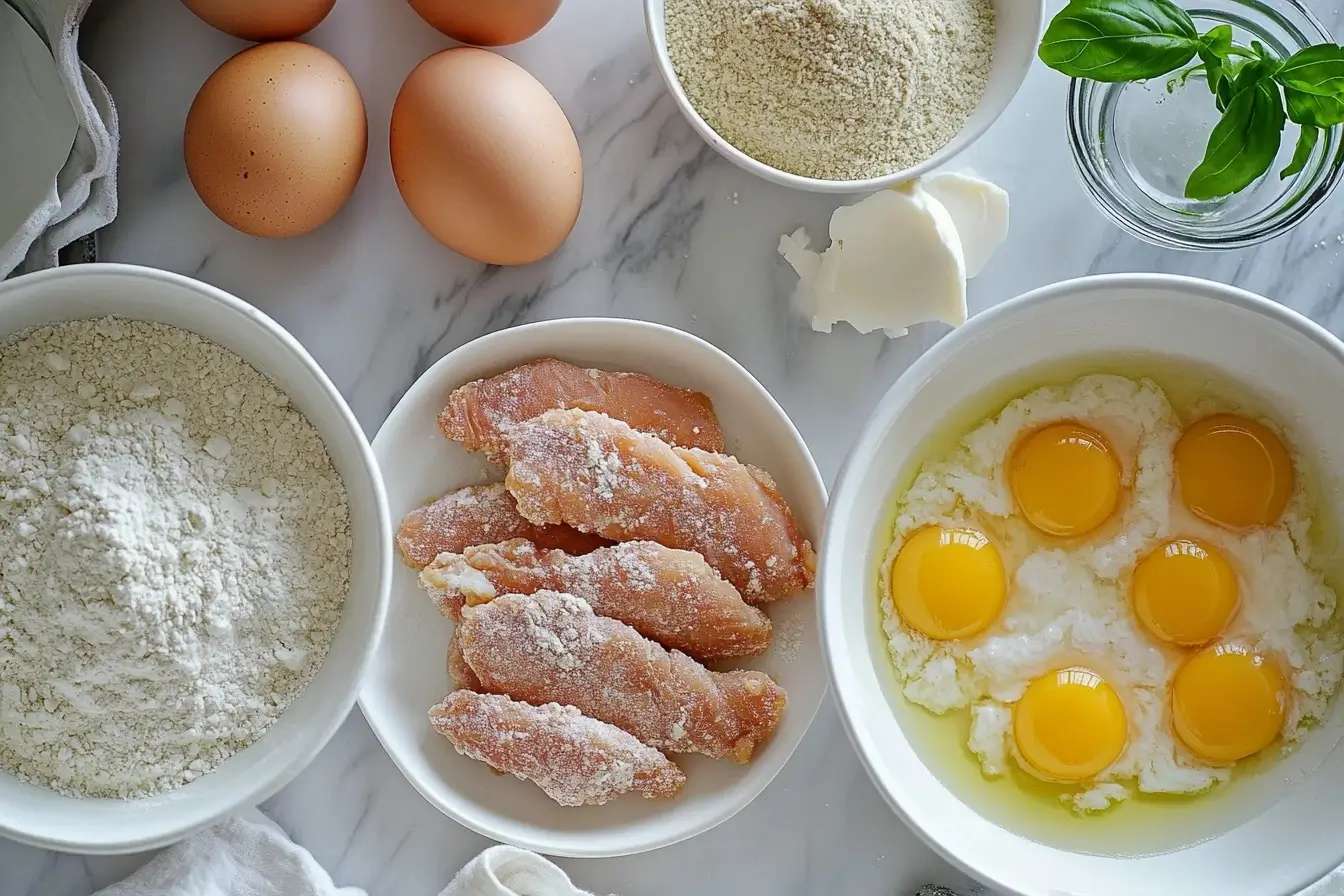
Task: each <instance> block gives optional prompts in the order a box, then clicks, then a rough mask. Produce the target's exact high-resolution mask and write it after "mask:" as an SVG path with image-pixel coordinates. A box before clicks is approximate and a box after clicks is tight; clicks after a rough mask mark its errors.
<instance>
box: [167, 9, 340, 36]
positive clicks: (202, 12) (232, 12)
mask: <svg viewBox="0 0 1344 896" xmlns="http://www.w3.org/2000/svg"><path fill="white" fill-rule="evenodd" d="M182 3H183V5H184V6H186V7H187V9H189V10H191V11H192V12H194V13H195V14H196V16H197V18H199V19H201V21H203V22H205V23H206V24H207V25H213V26H214V27H215V28H218V29H219V30H220V31H223V32H225V33H227V34H232V35H233V36H234V37H241V38H242V39H243V40H286V39H288V38H292V37H298V36H299V35H300V34H303V33H304V32H306V31H311V30H312V29H314V28H316V27H317V24H318V23H319V22H321V21H322V20H323V19H325V18H326V17H327V13H329V12H331V8H332V7H333V6H335V5H336V0H182Z"/></svg>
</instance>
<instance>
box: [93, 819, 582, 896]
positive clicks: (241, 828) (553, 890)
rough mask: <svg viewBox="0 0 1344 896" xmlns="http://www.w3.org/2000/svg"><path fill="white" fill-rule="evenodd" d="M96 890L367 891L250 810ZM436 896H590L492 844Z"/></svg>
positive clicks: (218, 893) (334, 895)
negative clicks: (341, 878)
mask: <svg viewBox="0 0 1344 896" xmlns="http://www.w3.org/2000/svg"><path fill="white" fill-rule="evenodd" d="M97 896H365V894H364V891H363V890H360V889H357V888H355V887H338V886H336V885H335V884H334V883H332V881H331V876H330V875H328V874H327V872H326V871H325V870H323V868H322V866H321V865H319V864H317V860H316V859H314V858H313V856H312V854H311V853H309V852H308V850H306V849H304V848H303V847H301V846H298V845H297V844H295V843H294V842H293V841H291V840H290V839H289V837H288V836H286V835H285V832H284V831H283V830H281V829H280V826H279V825H277V824H275V822H273V821H271V820H270V819H268V818H266V816H264V815H262V814H261V813H260V812H257V811H256V810H251V811H249V812H246V813H243V814H242V815H238V816H235V817H234V818H230V819H229V820H227V821H223V822H220V823H219V824H217V825H215V826H214V827H212V828H209V829H208V830H205V831H202V832H201V833H199V834H195V835H193V836H191V837H188V838H187V839H186V840H184V841H182V842H181V843H179V844H177V845H176V846H172V847H169V848H168V849H166V850H164V851H163V852H161V853H159V854H158V855H157V856H156V857H154V858H153V859H151V860H150V862H149V864H147V865H145V866H144V867H143V868H141V869H140V870H139V871H137V872H135V873H134V874H132V875H131V876H130V877H128V878H127V879H126V880H124V881H122V882H121V883H119V884H113V885H112V886H110V887H108V888H107V889H105V890H101V891H99V893H98V894H97ZM440 896H592V894H591V893H587V892H585V891H584V890H580V889H578V888H576V887H575V886H574V885H573V884H572V883H570V882H569V877H568V876H567V875H566V874H565V872H563V871H561V870H560V869H559V868H557V867H556V866H555V865H553V864H551V863H550V862H548V861H546V860H545V859H543V858H542V857H541V856H539V855H537V854H536V853H532V852H528V851H527V850H525V849H515V848H514V847H512V846H492V847H491V848H489V849H487V850H486V851H485V852H483V853H481V854H480V855H478V856H477V857H476V858H474V859H472V860H471V861H470V862H468V863H467V866H466V867H465V868H463V869H462V870H461V871H459V872H458V874H457V876H456V877H455V878H453V881H452V883H450V884H449V885H448V888H447V889H446V890H444V891H443V892H442V893H441V894H440Z"/></svg>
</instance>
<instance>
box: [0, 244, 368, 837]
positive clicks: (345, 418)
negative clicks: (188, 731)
mask: <svg viewBox="0 0 1344 896" xmlns="http://www.w3.org/2000/svg"><path fill="white" fill-rule="evenodd" d="M90 275H102V276H111V277H123V278H126V279H128V280H140V281H143V280H153V281H158V282H161V283H165V284H169V285H171V286H173V287H176V288H178V289H181V290H183V291H186V292H192V293H195V294H196V295H197V296H199V297H200V298H202V299H205V300H206V301H209V302H213V303H214V304H216V305H219V306H222V307H223V308H224V309H225V310H226V311H227V312H229V313H231V314H233V315H234V316H236V317H238V318H241V319H244V320H246V321H248V322H249V324H251V325H252V326H259V327H261V328H263V329H265V330H267V331H269V332H270V334H271V335H273V336H274V337H275V338H276V339H277V340H278V341H279V342H280V343H281V344H282V345H283V346H284V347H285V349H286V350H287V351H288V352H289V354H290V355H291V356H292V357H293V358H294V360H295V361H296V362H297V364H298V367H299V368H301V369H302V370H303V372H304V373H305V374H306V375H307V376H309V377H311V378H312V379H313V380H314V381H315V382H316V384H317V386H318V387H319V389H321V391H322V392H323V393H325V394H326V397H327V398H328V400H330V401H331V403H332V405H333V407H334V408H335V409H336V411H337V414H338V416H339V418H340V419H341V422H342V424H343V426H344V428H345V429H346V430H348V432H349V434H350V435H351V436H353V442H354V446H355V448H356V449H357V454H358V457H359V466H360V467H361V468H362V469H363V470H364V472H365V473H366V474H367V478H368V480H369V484H370V486H371V490H372V494H373V499H374V509H375V511H376V517H377V520H376V523H377V534H376V540H375V544H376V545H377V547H378V548H379V550H378V566H379V569H378V575H377V580H378V595H377V597H376V600H375V607H374V618H373V628H372V630H371V631H370V632H369V634H368V637H366V638H364V640H363V643H362V645H361V648H360V651H359V653H358V654H357V655H356V656H354V657H352V658H351V660H352V662H351V663H347V666H350V665H353V666H354V668H355V669H356V673H355V681H356V686H355V687H354V688H351V689H349V690H348V692H347V693H345V694H343V695H341V697H340V700H339V701H338V702H336V703H335V704H334V706H333V707H332V709H333V711H332V712H330V713H327V714H325V716H326V721H325V722H324V723H323V724H322V725H320V726H315V727H310V728H307V729H305V730H306V731H308V732H312V733H311V734H307V735H305V739H306V740H307V745H306V746H305V747H304V749H302V750H298V751H296V752H295V753H294V754H293V756H292V757H291V758H290V760H289V761H288V762H286V763H284V764H276V765H274V766H273V767H271V768H269V769H268V770H267V771H266V773H265V774H264V775H263V776H261V777H258V778H256V779H253V780H252V781H251V782H249V783H246V784H243V785H242V786H241V787H240V788H239V791H238V794H237V796H236V797H235V798H234V801H233V802H232V804H231V805H224V806H222V807H221V808H220V809H219V810H218V811H215V812H211V813H209V814H208V816H207V817H205V818H204V820H201V821H197V822H195V823H188V824H179V825H174V826H171V827H165V828H163V829H162V830H160V831H158V832H156V833H151V834H145V835H143V836H140V837H137V838H134V839H131V838H127V839H120V840H110V839H109V840H108V841H105V842H103V843H100V844H96V845H94V846H90V845H89V844H86V843H81V842H78V841H74V840H64V839H60V838H54V837H32V836H29V835H27V834H25V833H24V832H23V831H22V830H18V829H15V828H14V827H13V826H12V825H7V824H0V834H2V835H4V836H5V837H8V838H10V839H13V840H16V841H18V842H20V843H26V844H28V845H31V846H37V847H40V848H43V849H51V850H55V851H57V852H67V853H80V854H85V855H121V854H125V853H131V852H142V851H145V850H150V849H157V848H160V847H163V846H168V845H170V844H172V843H175V842H177V841H178V840H181V839H182V838H183V837H186V836H188V835H190V834H193V833H195V832H197V831H200V830H204V829H205V828H207V827H210V826H211V825H213V824H215V823H217V822H219V821H220V820H222V819H223V818H226V817H227V816H229V815H230V814H232V813H233V812H236V811H237V810H239V809H242V808H244V807H251V806H256V805H258V804H260V803H262V802H264V801H266V800H268V799H270V798H271V797H272V796H274V795H275V794H276V793H278V792H279V791H281V790H282V789H284V788H285V787H287V786H288V785H289V784H290V783H292V782H293V780H294V779H295V778H297V777H298V776H299V774H301V773H302V772H303V770H304V769H306V768H307V767H308V766H309V765H310V764H311V763H312V761H313V760H314V759H315V758H316V757H317V754H318V753H320V752H321V751H322V750H323V749H324V748H325V747H326V745H327V744H328V743H329V742H330V741H331V738H332V737H333V736H335V734H336V732H337V730H339V729H340V727H341V725H343V724H344V723H345V719H346V718H347V717H348V716H349V715H350V710H351V709H353V708H354V705H355V701H356V698H357V696H358V693H359V685H360V684H361V683H362V682H363V680H364V677H365V675H366V673H367V672H368V669H369V666H370V665H371V664H372V662H373V657H374V654H375V653H376V651H377V647H378V643H379V641H380V639H381V637H382V632H383V626H384V623H385V621H386V618H387V611H388V602H389V601H388V595H389V593H390V591H391V584H392V563H393V559H392V524H391V516H390V513H389V511H388V506H387V494H386V491H385V490H384V488H383V478H382V474H381V472H380V471H379V468H378V462H377V460H376V459H375V457H374V454H373V448H372V446H371V445H370V443H369V440H368V438H367V437H366V436H365V435H364V430H363V428H362V427H361V426H360V425H359V421H358V420H356V419H355V415H354V412H353V411H351V410H350V406H349V405H348V404H347V403H346V401H345V398H344V397H342V395H341V393H340V391H339V390H338V389H337V388H336V386H335V385H334V384H333V383H332V382H331V379H330V378H329V377H328V376H327V374H326V373H325V372H324V371H323V370H322V367H321V366H320V365H319V364H318V363H317V361H316V360H314V359H313V357H312V355H310V354H309V353H308V350H307V349H305V348H304V347H303V345H302V344H301V343H300V342H299V341H298V340H297V339H296V338H295V337H294V336H293V335H292V334H291V333H290V332H289V331H288V330H286V329H285V328H284V327H282V326H280V324H278V323H276V321H275V320H273V319H272V318H271V317H270V316H269V315H267V314H265V313H264V312H262V311H261V310H260V309H258V308H256V307H254V306H253V305H251V304H249V303H247V302H245V301H243V300H242V299H240V298H238V297H237V296H235V295H233V294H231V293H228V292H225V291H224V290H222V289H220V288H218V287H215V286H211V285H210V284H208V283H203V282H201V281H199V280H196V279H194V278H192V277H188V276H186V275H184V274H178V273H174V272H172V271H165V270H161V269H159V268H151V267H146V266H142V265H134V264H116V263H109V262H96V263H90V264H78V265H69V266H65V267H56V268H49V269H47V270H42V271H35V272H33V273H31V274H24V275H21V276H19V277H15V278H13V279H10V280H0V302H4V301H7V300H8V299H9V294H10V293H11V292H14V291H15V290H16V289H19V288H26V287H31V286H40V285H46V284H48V283H58V282H61V281H67V280H68V281H72V282H77V281H79V280H80V279H83V278H86V277H89V276H90ZM109 314H113V312H109ZM182 329H188V330H190V328H189V327H183V328H182ZM198 335H199V334H198ZM3 338H8V337H3ZM207 338H208V337H207ZM228 350H229V351H231V352H233V354H235V355H238V357H240V358H242V359H243V360H244V361H247V362H248V363H249V364H251V363H252V362H251V361H249V360H248V359H247V358H246V357H244V356H243V355H242V354H241V353H239V352H235V351H233V350H232V349H228ZM323 442H324V444H325V442H326V439H325V438H324V439H323ZM352 522H353V520H352ZM264 736H265V735H264V734H263V737H264ZM240 755H241V754H240ZM66 799H69V800H70V802H71V805H72V806H77V805H78V803H79V801H78V800H77V799H76V798H73V797H66ZM130 804H133V801H131V802H130Z"/></svg>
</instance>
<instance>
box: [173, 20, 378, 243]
mask: <svg viewBox="0 0 1344 896" xmlns="http://www.w3.org/2000/svg"><path fill="white" fill-rule="evenodd" d="M368 139H369V133H368V123H367V121H366V119H365V117H364V103H363V101H362V100H361V99H360V96H359V89H358V88H357V87H355V82H354V79H353V78H351V77H350V73H349V72H347V71H346V70H345V67H344V66H342V65H341V64H340V63H339V62H337V61H336V60H335V59H334V58H332V57H331V56H329V55H328V54H326V53H324V52H323V51H321V50H319V49H318V48H317V47H313V46H309V45H308V44H302V43H295V42H293V41H283V42H280V43H271V44H258V45H257V46H255V47H251V48H249V49H246V50H243V51H242V52H241V53H239V54H238V55H236V56H234V57H233V58H232V59H230V60H228V61H227V62H225V63H224V64H223V65H221V66H220V67H219V68H218V69H217V70H216V71H215V73H214V74H213V75H211V76H210V77H209V78H208V79H207V80H206V82H205V84H203V85H202V86H201V90H200V92H199V93H197V94H196V99H195V101H194V102H193V103H192V104H191V111H190V112H188V113H187V127H186V134H185V137H184V139H183V152H184V155H185V156H186V161H187V175H188V176H189V177H190V178H191V185H192V186H193V187H195V188H196V192H197V194H198V195H200V197H201V201H202V202H204V203H205V204H206V206H207V207H208V208H209V209H210V211H212V212H214V213H215V214H216V215H217V216H218V217H219V219H220V220H221V221H223V222H224V223H226V224H228V225H229V226H231V227H235V228H237V229H238V230H241V231H242V232H243V233H249V234H251V235H253V236H269V237H287V236H297V235H298V234H301V233H307V232H308V231H310V230H312V229H313V228H315V227H317V226H318V225H320V224H322V223H324V222H325V221H327V220H328V219H329V218H331V216H332V215H334V214H336V212H337V211H339V210H340V208H341V206H342V205H344V204H345V201H346V200H347V199H349V198H350V194H351V193H352V192H354V189H355V184H356V183H358V182H359V175H360V172H361V171H363V169H364V156H365V153H366V151H367V149H368Z"/></svg>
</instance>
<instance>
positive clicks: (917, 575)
mask: <svg viewBox="0 0 1344 896" xmlns="http://www.w3.org/2000/svg"><path fill="white" fill-rule="evenodd" d="M1007 592H1008V585H1007V580H1006V578H1005V577H1004V573H1003V560H1002V558H1000V557H999V552H998V549H996V548H995V547H994V545H992V544H990V541H989V539H988V538H986V537H985V536H984V533H982V532H977V531H976V530H974V529H950V528H943V527H941V526H931V527H929V528H926V529H920V530H919V531H918V532H916V533H914V534H913V535H911V536H910V537H909V538H908V539H906V542H905V544H903V545H902V546H901V550H900V552H899V553H898V554H897V555H896V559H895V560H893V561H892V564H891V597H892V601H893V602H894V603H895V604H896V612H898V613H899V614H900V615H901V618H902V619H903V620H905V623H906V625H909V626H910V627H911V628H913V629H915V630H916V631H919V632H921V633H923V634H925V635H927V636H928V637H930V638H936V639H938V640H943V641H946V640H951V639H953V638H967V637H970V636H971V635H974V634H977V633H979V632H982V631H984V630H985V629H986V628H987V627H988V626H989V624H990V623H991V622H993V621H994V619H995V617H996V616H998V615H999V611H1000V610H1001V609H1003V602H1004V600H1005V598H1006V597H1007Z"/></svg>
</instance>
